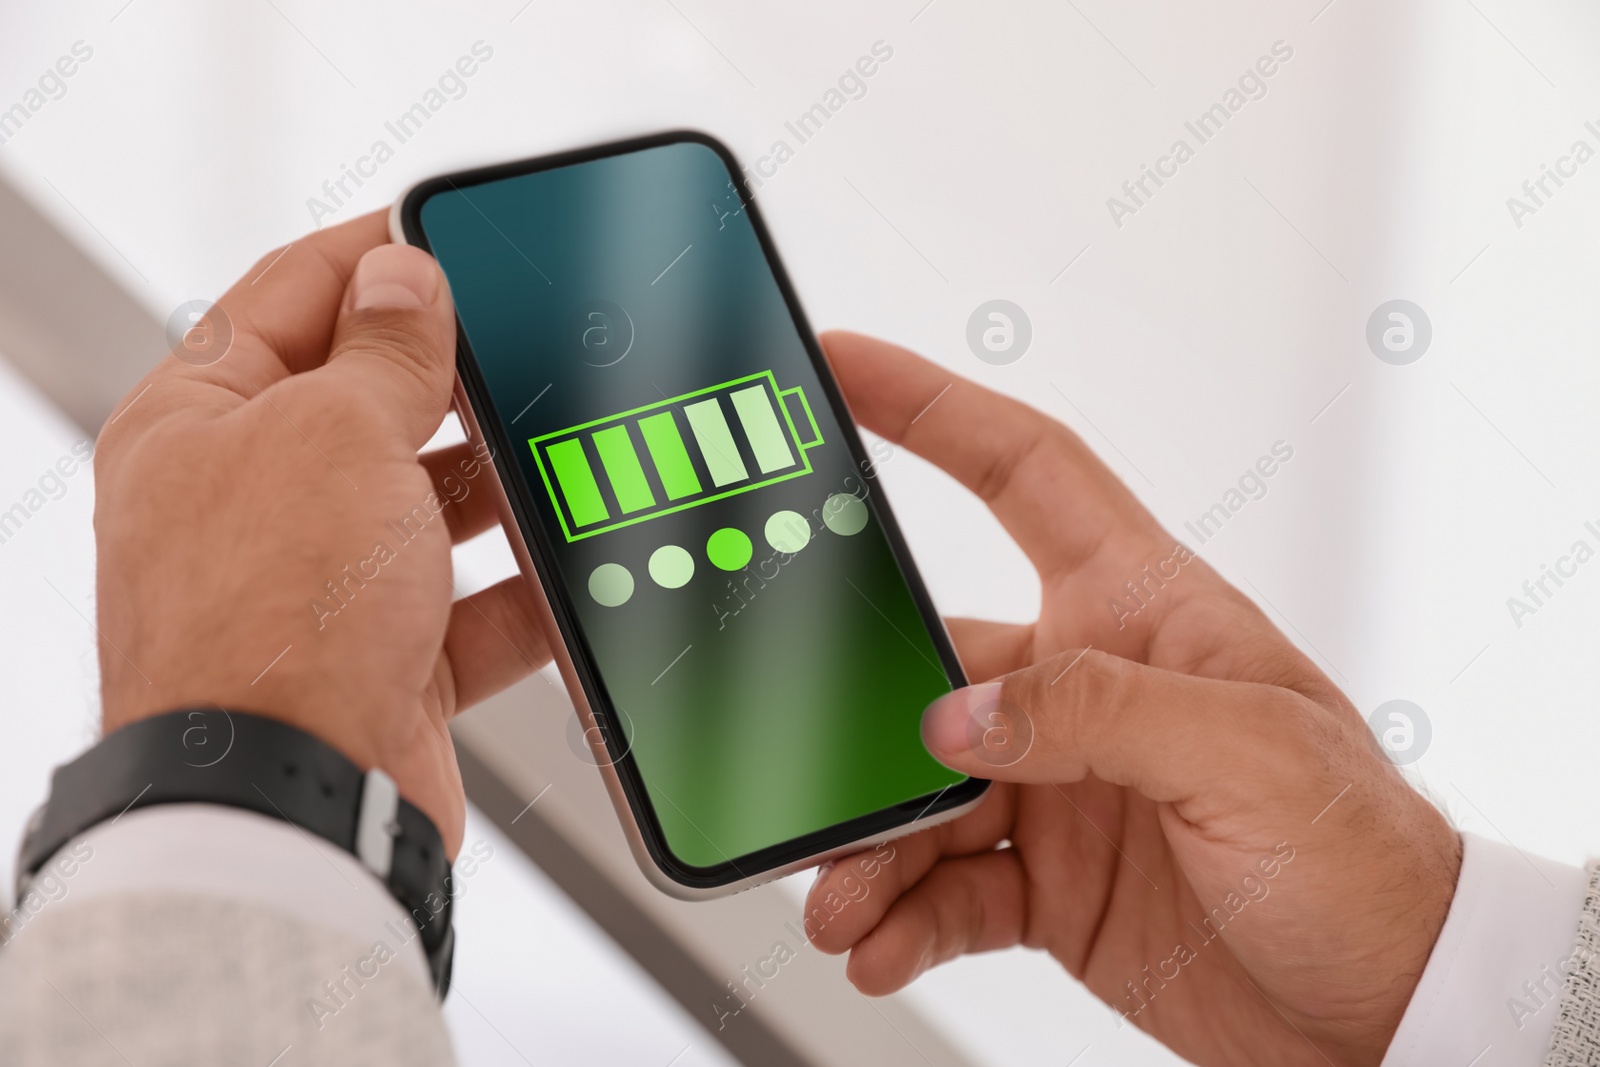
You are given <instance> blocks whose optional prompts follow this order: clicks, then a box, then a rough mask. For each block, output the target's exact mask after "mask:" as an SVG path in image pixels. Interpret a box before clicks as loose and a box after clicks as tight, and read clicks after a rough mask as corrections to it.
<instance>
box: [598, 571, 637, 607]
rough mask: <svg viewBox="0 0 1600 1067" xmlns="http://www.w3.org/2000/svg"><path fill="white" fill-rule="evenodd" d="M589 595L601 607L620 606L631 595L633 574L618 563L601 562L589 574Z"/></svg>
mask: <svg viewBox="0 0 1600 1067" xmlns="http://www.w3.org/2000/svg"><path fill="white" fill-rule="evenodd" d="M589 595H590V596H592V597H594V599H595V602H596V603H597V604H599V605H600V606H601V607H607V608H616V607H621V606H622V605H623V604H626V603H627V602H628V598H629V597H631V596H633V574H632V573H630V572H629V570H628V568H626V567H624V566H623V565H622V564H620V563H602V564H600V566H598V567H596V568H595V569H594V573H592V574H590V575H589Z"/></svg>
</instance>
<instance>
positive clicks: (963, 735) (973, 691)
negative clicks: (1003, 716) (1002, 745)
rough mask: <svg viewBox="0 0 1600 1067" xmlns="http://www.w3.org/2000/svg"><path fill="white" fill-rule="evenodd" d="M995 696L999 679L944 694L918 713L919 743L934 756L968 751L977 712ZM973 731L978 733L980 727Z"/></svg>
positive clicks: (997, 696)
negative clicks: (919, 720)
mask: <svg viewBox="0 0 1600 1067" xmlns="http://www.w3.org/2000/svg"><path fill="white" fill-rule="evenodd" d="M999 699H1000V683H999V682H984V683H983V684H982V685H969V686H967V687H966V688H965V689H957V690H956V691H955V692H953V693H946V694H945V695H944V696H942V697H940V698H939V699H938V700H935V701H934V702H933V703H932V704H929V705H928V710H927V711H924V712H923V713H922V743H923V744H924V745H926V746H928V751H929V752H932V753H933V754H934V755H935V756H939V755H946V756H959V755H960V754H962V753H963V752H966V751H968V750H969V749H971V748H972V739H973V737H974V736H975V734H974V731H973V724H974V723H975V722H976V721H977V711H978V710H979V709H980V708H984V707H987V706H989V705H991V704H993V703H994V702H995V701H997V700H999ZM977 733H978V734H979V735H981V733H982V731H981V729H980V730H979V731H977Z"/></svg>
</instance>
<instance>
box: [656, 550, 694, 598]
mask: <svg viewBox="0 0 1600 1067" xmlns="http://www.w3.org/2000/svg"><path fill="white" fill-rule="evenodd" d="M650 577H651V578H653V579H655V583H656V584H657V585H659V586H660V587H661V588H663V589H681V588H683V587H684V586H685V585H688V584H689V579H690V578H693V577H694V557H693V556H691V555H689V553H688V551H687V550H685V549H682V548H679V547H678V546H677V545H662V546H661V547H660V548H658V549H656V550H655V551H654V552H652V553H650Z"/></svg>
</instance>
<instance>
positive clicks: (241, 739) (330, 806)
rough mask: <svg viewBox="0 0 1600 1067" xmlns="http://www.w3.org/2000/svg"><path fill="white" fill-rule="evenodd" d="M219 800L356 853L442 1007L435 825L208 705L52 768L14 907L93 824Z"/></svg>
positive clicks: (349, 766) (287, 733)
mask: <svg viewBox="0 0 1600 1067" xmlns="http://www.w3.org/2000/svg"><path fill="white" fill-rule="evenodd" d="M180 803H201V804H224V805H227V806H230V807H236V808H244V809H246V810H247V811H253V812H257V813H258V814H261V815H266V816H269V817H271V818H275V819H283V820H284V821H286V822H290V823H293V824H294V825H295V826H298V827H300V828H301V829H302V830H304V831H306V832H307V833H313V834H316V835H317V836H319V837H322V838H325V839H326V840H328V841H331V842H333V843H334V844H335V845H337V846H339V847H340V848H342V849H344V850H345V851H347V852H350V853H351V854H353V855H354V856H355V857H356V858H357V859H359V860H360V861H361V862H362V864H363V865H365V866H366V867H367V868H368V869H369V870H370V871H372V873H373V874H375V875H377V876H378V879H379V880H380V881H382V882H383V883H384V884H385V885H386V886H388V887H389V891H390V892H391V893H393V894H394V896H395V899H397V900H398V901H399V902H400V905H401V907H403V908H405V910H406V912H407V914H409V915H410V916H411V922H412V923H414V924H415V925H416V927H417V931H418V933H419V935H420V937H421V940H422V946H423V950H424V952H425V953H426V954H427V957H428V968H429V970H430V971H431V972H432V975H433V983H434V988H435V990H436V992H437V993H438V996H439V999H440V1000H443V999H444V995H445V993H446V991H447V990H448V989H449V987H450V961H451V956H452V954H453V951H454V948H455V929H454V927H453V926H452V925H451V901H450V888H449V885H450V861H449V859H448V857H446V855H445V851H444V842H443V841H442V840H441V838H440V837H439V830H438V828H437V827H435V826H434V825H433V822H432V821H431V820H430V819H429V818H428V817H427V816H426V815H424V814H423V813H422V812H421V811H419V810H417V809H416V808H415V807H413V806H412V805H411V804H410V803H408V802H407V801H406V800H404V799H403V798H402V797H401V796H400V792H399V790H398V789H397V788H396V787H395V784H394V780H393V779H392V778H390V777H389V776H388V775H387V774H385V773H384V772H383V771H381V770H378V769H377V768H373V769H371V770H368V771H365V772H363V771H362V770H361V769H360V768H359V767H357V766H356V765H355V764H354V763H352V762H350V760H349V759H347V758H345V756H344V755H343V754H342V753H340V752H339V751H338V750H337V749H335V748H333V747H332V746H331V745H328V744H326V743H325V742H323V741H320V740H318V739H317V738H315V737H312V736H311V735H310V734H308V733H306V732H305V731H303V730H299V729H296V728H295V727H293V726H290V725H289V724H287V723H283V722H279V721H278V720H276V719H269V718H266V717H264V716H261V715H253V714H250V713H248V712H241V711H235V710H233V709H223V708H216V707H196V708H185V709H182V710H180V711H173V712H168V713H167V714H165V715H158V716H155V717H154V718H149V719H143V720H140V721H139V722H135V723H131V724H129V725H127V726H124V727H122V728H120V729H118V730H114V731H112V732H111V733H110V734H108V735H106V737H105V738H104V739H102V740H101V741H100V743H99V744H97V745H95V746H94V747H93V748H91V749H89V751H87V752H85V753H84V754H83V755H81V756H79V757H78V758H77V759H75V760H73V761H72V762H71V763H67V764H63V765H62V766H60V767H57V768H56V770H55V774H54V775H53V776H52V777H51V781H50V798H49V799H48V800H47V801H46V802H45V803H44V805H43V806H42V807H40V808H39V809H38V810H37V811H35V812H34V813H33V817H32V818H31V819H30V820H29V821H28V828H27V831H26V833H25V834H24V835H23V839H22V848H21V850H20V852H19V855H18V857H17V897H16V899H18V900H21V899H22V898H23V897H24V896H25V895H26V894H27V892H28V889H29V888H30V886H31V885H32V882H33V878H34V876H35V875H36V874H37V873H38V871H39V868H40V867H42V866H43V865H44V863H45V861H46V860H48V859H49V858H50V857H51V856H53V855H54V854H55V853H56V852H57V851H58V850H59V849H60V848H61V847H62V846H63V845H65V844H66V843H67V842H68V841H70V840H72V838H74V837H76V836H77V835H79V834H81V833H83V832H84V831H85V830H88V829H89V828H90V827H92V826H95V825H96V824H98V823H101V822H104V821H106V820H107V819H112V820H114V819H117V818H120V817H121V816H122V815H124V814H126V813H127V812H128V811H130V810H131V809H133V808H145V807H150V806H151V805H154V804H180Z"/></svg>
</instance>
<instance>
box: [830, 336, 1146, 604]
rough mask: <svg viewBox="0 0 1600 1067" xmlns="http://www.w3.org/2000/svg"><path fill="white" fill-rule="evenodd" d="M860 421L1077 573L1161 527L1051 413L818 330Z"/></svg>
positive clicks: (923, 363) (1025, 543) (1045, 558)
mask: <svg viewBox="0 0 1600 1067" xmlns="http://www.w3.org/2000/svg"><path fill="white" fill-rule="evenodd" d="M822 346H823V348H824V350H825V351H826V352H827V355H828V361H829V363H830V364H831V365H832V367H833V370H834V373H835V375H836V376H837V377H838V379H839V384H840V386H841V387H842V388H843V390H844V394H845V399H846V400H848V401H849V404H850V409H851V411H852V413H853V414H854V415H855V416H856V418H857V420H858V421H859V422H860V423H861V424H862V425H863V426H865V427H867V428H868V429H870V430H872V431H873V432H874V433H876V434H878V435H880V436H882V437H884V438H885V439H887V440H888V441H890V442H892V443H894V444H898V445H904V446H905V447H906V448H909V449H910V450H911V451H913V452H915V453H916V454H917V455H919V456H922V457H923V458H924V459H926V460H928V461H930V462H932V463H933V464H935V465H936V466H938V467H940V468H942V469H943V470H944V471H946V472H947V473H949V474H950V475H952V476H953V477H954V478H955V479H956V480H957V481H958V482H960V483H961V484H962V485H964V486H966V487H967V488H968V489H970V490H972V491H973V492H974V493H976V494H977V495H978V497H979V498H980V499H982V500H983V502H984V503H985V504H987V505H988V506H989V508H990V510H991V511H993V512H994V514H995V517H996V518H998V519H999V520H1000V522H1001V524H1002V525H1003V526H1005V528H1006V530H1007V532H1008V533H1010V534H1011V536H1012V537H1013V538H1014V539H1015V540H1016V542H1017V544H1018V545H1019V546H1020V547H1021V548H1022V550H1023V552H1025V553H1026V554H1027V556H1028V558H1029V560H1031V561H1032V562H1033V565H1034V566H1035V567H1036V568H1038V570H1039V573H1040V576H1041V577H1042V578H1045V579H1048V578H1049V577H1050V576H1051V575H1052V574H1055V573H1058V572H1064V571H1071V570H1074V569H1076V568H1078V567H1079V566H1081V565H1083V564H1084V563H1086V562H1087V561H1088V560H1089V559H1091V558H1092V557H1093V556H1094V554H1095V552H1096V550H1097V549H1099V548H1100V547H1101V546H1102V545H1105V544H1107V543H1108V542H1110V541H1111V540H1113V538H1114V535H1119V534H1120V535H1126V534H1129V533H1132V534H1137V535H1142V537H1141V547H1143V546H1142V538H1143V537H1149V538H1155V537H1159V536H1161V528H1160V526H1159V525H1158V524H1157V523H1156V521H1155V519H1154V518H1153V517H1152V516H1151V515H1150V513H1149V512H1148V511H1146V510H1145V509H1144V507H1143V506H1142V505H1141V504H1140V503H1139V502H1138V501H1137V500H1136V499H1135V498H1134V496H1133V494H1132V493H1130V492H1129V491H1128V490H1127V488H1126V487H1125V486H1124V485H1123V484H1122V483H1121V482H1120V481H1119V480H1118V479H1117V476H1116V475H1114V474H1112V473H1111V471H1110V470H1109V469H1107V468H1106V466H1105V464H1103V463H1101V462H1100V460H1099V459H1098V458H1096V456H1095V455H1094V453H1093V452H1091V451H1089V449H1088V447H1087V446H1086V445H1084V443H1083V441H1081V440H1080V439H1079V438H1078V436H1077V435H1076V434H1074V433H1073V432H1072V431H1071V430H1069V429H1067V428H1066V427H1065V426H1063V425H1062V424H1061V423H1059V422H1057V421H1056V420H1054V419H1052V418H1050V417H1049V416H1048V415H1045V414H1043V413H1042V412H1040V411H1037V410H1035V409H1034V408H1031V407H1029V406H1027V405H1026V404H1023V403H1020V402H1018V401H1016V400H1012V399H1011V398H1009V397H1005V396H1001V395H1000V394H999V393H996V392H993V391H991V390H988V389H985V388H984V387H983V386H981V385H978V384H977V383H975V382H971V381H968V380H967V379H965V378H962V377H960V376H958V375H955V374H952V373H950V372H949V371H947V370H945V369H944V368H943V367H940V366H939V365H937V364H935V363H930V362H929V361H928V360H925V359H923V358H922V357H921V356H918V355H915V354H914V353H912V352H908V351H907V350H905V349H903V348H900V347H898V346H896V345H892V344H889V343H888V342H886V341H879V340H877V339H875V338H871V337H864V336H862V335H861V334H855V333H845V332H837V331H836V332H830V333H826V334H824V335H823V336H822Z"/></svg>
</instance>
